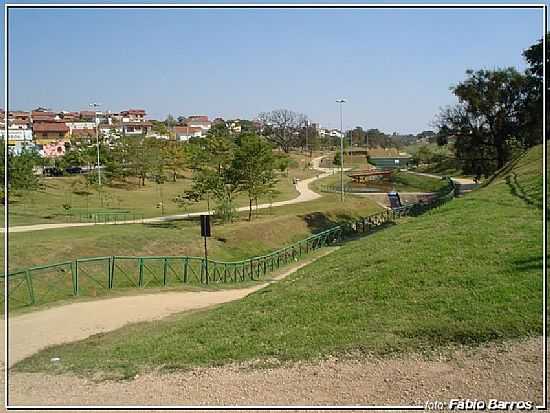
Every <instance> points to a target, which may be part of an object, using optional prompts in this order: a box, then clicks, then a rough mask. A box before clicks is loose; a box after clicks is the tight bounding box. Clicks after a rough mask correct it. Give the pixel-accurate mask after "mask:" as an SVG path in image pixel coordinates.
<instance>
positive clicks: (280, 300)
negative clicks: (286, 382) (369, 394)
mask: <svg viewBox="0 0 550 413" xmlns="http://www.w3.org/2000/svg"><path fill="white" fill-rule="evenodd" d="M541 160H542V148H541V147H540V146H539V147H535V148H533V149H532V150H530V151H529V152H528V153H527V155H526V156H524V157H522V159H521V160H520V161H519V162H518V163H517V164H516V165H515V166H514V167H513V168H512V169H510V170H508V171H504V172H503V173H502V174H501V175H500V176H499V177H498V178H497V179H495V180H493V182H492V183H491V184H490V185H488V186H487V187H485V188H481V189H479V190H477V191H474V192H473V193H471V194H469V195H467V196H465V197H463V198H459V199H455V200H453V201H451V202H449V203H447V204H445V205H444V206H442V207H440V208H439V209H437V210H432V211H431V212H428V213H426V214H424V215H422V216H419V217H417V218H410V219H407V220H405V221H403V223H400V224H398V225H395V226H393V227H390V228H388V229H385V230H383V231H379V232H376V233H374V234H373V235H371V236H368V237H365V238H362V239H360V240H355V241H352V242H350V243H348V244H347V245H345V246H343V247H342V248H341V249H340V250H339V251H336V252H334V253H333V254H331V255H329V256H326V257H323V258H321V259H319V260H318V261H316V262H314V263H313V264H311V265H309V266H307V267H305V268H302V269H301V270H299V271H298V272H296V273H295V274H293V275H291V276H289V277H288V278H286V279H284V280H282V281H281V282H279V283H276V284H273V285H270V286H269V287H266V288H264V289H262V290H260V291H258V292H256V293H254V294H251V295H249V296H247V297H245V298H244V299H242V300H239V301H235V302H231V303H227V304H224V305H221V306H218V307H216V308H214V309H211V310H205V311H200V312H195V313H190V314H179V315H176V316H173V317H170V318H168V319H165V320H161V321H156V322H149V323H137V324H134V325H130V326H127V327H124V328H121V329H119V330H117V331H114V332H111V333H107V334H100V335H97V336H93V337H90V338H88V339H85V340H82V341H79V342H76V343H72V344H65V345H60V346H55V347H51V348H49V349H46V350H44V351H42V352H40V353H38V354H35V355H33V356H31V357H29V358H28V359H26V360H23V361H22V362H20V363H18V364H17V365H16V366H15V370H16V371H27V372H36V371H41V372H48V373H63V372H73V373H76V374H81V375H90V376H94V377H95V378H97V377H101V376H103V377H110V378H117V377H119V378H129V377H134V376H135V374H137V373H138V372H142V371H150V370H155V371H158V370H159V369H161V370H162V369H164V370H166V371H172V370H175V369H185V368H189V367H193V366H211V365H222V364H225V363H232V362H242V361H253V362H254V363H255V364H256V365H261V364H262V363H264V364H267V365H269V364H271V363H274V362H284V361H292V360H304V359H319V358H325V357H328V356H330V355H338V356H340V357H361V356H362V355H364V354H368V355H371V354H374V355H388V354H392V353H396V352H406V351H426V352H430V351H432V350H434V349H437V348H439V347H440V346H446V345H454V344H466V345H476V344H479V343H483V342H486V341H490V340H502V339H507V338H514V337H524V336H538V335H540V334H541V333H542V316H541V314H542V308H541V307H542V294H543V291H542V235H543V234H542V202H541V201H542V195H541V194H542V186H539V185H538V184H539V183H540V176H541V174H542V165H541ZM511 177H513V178H511ZM182 349H184V351H182ZM60 355H61V358H62V361H61V362H60V363H56V365H54V364H53V363H51V361H50V359H51V358H52V357H57V356H60Z"/></svg>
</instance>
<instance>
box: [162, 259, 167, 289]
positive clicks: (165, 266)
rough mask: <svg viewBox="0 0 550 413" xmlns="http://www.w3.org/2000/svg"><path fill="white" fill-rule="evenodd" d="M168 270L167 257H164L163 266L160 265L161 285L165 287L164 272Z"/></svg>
mask: <svg viewBox="0 0 550 413" xmlns="http://www.w3.org/2000/svg"><path fill="white" fill-rule="evenodd" d="M167 270H168V259H167V258H166V257H164V266H163V267H162V285H164V286H165V287H166V272H167Z"/></svg>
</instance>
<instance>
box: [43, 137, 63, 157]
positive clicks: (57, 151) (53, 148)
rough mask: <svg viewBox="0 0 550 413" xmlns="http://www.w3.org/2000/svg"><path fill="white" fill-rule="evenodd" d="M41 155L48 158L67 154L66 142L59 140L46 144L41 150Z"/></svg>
mask: <svg viewBox="0 0 550 413" xmlns="http://www.w3.org/2000/svg"><path fill="white" fill-rule="evenodd" d="M40 152H41V155H42V156H44V157H46V158H56V157H58V156H63V155H65V143H64V142H63V141H57V142H53V143H49V144H46V145H44V146H43V147H42V150H41V151H40Z"/></svg>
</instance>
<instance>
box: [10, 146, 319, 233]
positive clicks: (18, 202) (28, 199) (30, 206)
mask: <svg viewBox="0 0 550 413" xmlns="http://www.w3.org/2000/svg"><path fill="white" fill-rule="evenodd" d="M289 157H290V158H291V163H290V165H289V168H288V170H287V171H286V172H285V173H278V178H279V182H278V183H277V185H276V188H275V189H276V191H277V193H276V195H275V196H274V197H273V198H272V199H268V198H262V199H259V200H258V203H267V202H271V201H273V202H276V201H283V200H287V199H292V198H295V197H296V196H298V192H297V191H296V188H295V186H294V184H293V182H292V181H293V178H294V177H296V178H299V179H306V178H310V177H313V176H315V175H317V174H318V172H317V171H315V170H312V169H309V168H306V163H307V159H308V157H307V156H306V155H305V154H301V153H291V154H289ZM190 176H191V175H190V173H189V172H186V173H185V174H184V176H182V177H180V178H178V180H177V181H176V182H170V181H168V182H166V183H164V184H162V185H158V184H156V183H154V182H152V181H148V180H147V181H146V183H145V186H144V187H142V186H139V185H138V184H137V180H131V181H129V183H128V184H127V185H116V186H107V185H104V186H103V190H102V191H101V192H98V191H97V190H96V189H94V188H91V187H90V188H89V189H85V187H84V186H83V182H84V177H83V176H67V177H56V178H42V179H41V188H40V189H38V190H36V191H24V192H20V193H18V194H10V204H9V225H10V226H16V225H32V224H46V223H61V222H78V221H79V219H80V214H86V213H87V212H116V211H128V212H130V217H129V219H132V214H142V215H143V217H144V218H149V217H157V216H161V215H162V209H161V208H160V206H159V203H160V202H161V201H162V202H163V204H164V215H176V214H184V213H187V212H197V211H205V210H207V209H208V208H207V202H206V201H201V202H197V203H192V204H188V205H186V206H185V207H182V206H181V205H178V204H176V203H175V202H173V199H174V198H175V197H176V196H177V195H180V194H182V193H183V192H184V191H185V190H187V189H189V188H191V185H192V182H191V179H190ZM86 193H87V194H86ZM64 204H68V205H70V206H71V209H70V212H69V213H67V211H66V210H65V209H64V207H63V205H64ZM236 204H237V206H246V205H248V199H247V197H246V196H245V195H244V194H240V195H239V196H238V197H237V198H236ZM211 207H212V208H213V207H214V205H211ZM2 213H4V211H2ZM119 219H120V218H119Z"/></svg>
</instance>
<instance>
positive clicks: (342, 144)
mask: <svg viewBox="0 0 550 413" xmlns="http://www.w3.org/2000/svg"><path fill="white" fill-rule="evenodd" d="M336 103H338V104H340V201H342V202H343V201H344V134H343V132H342V130H343V129H344V126H343V117H342V106H343V104H344V103H346V99H336Z"/></svg>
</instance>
